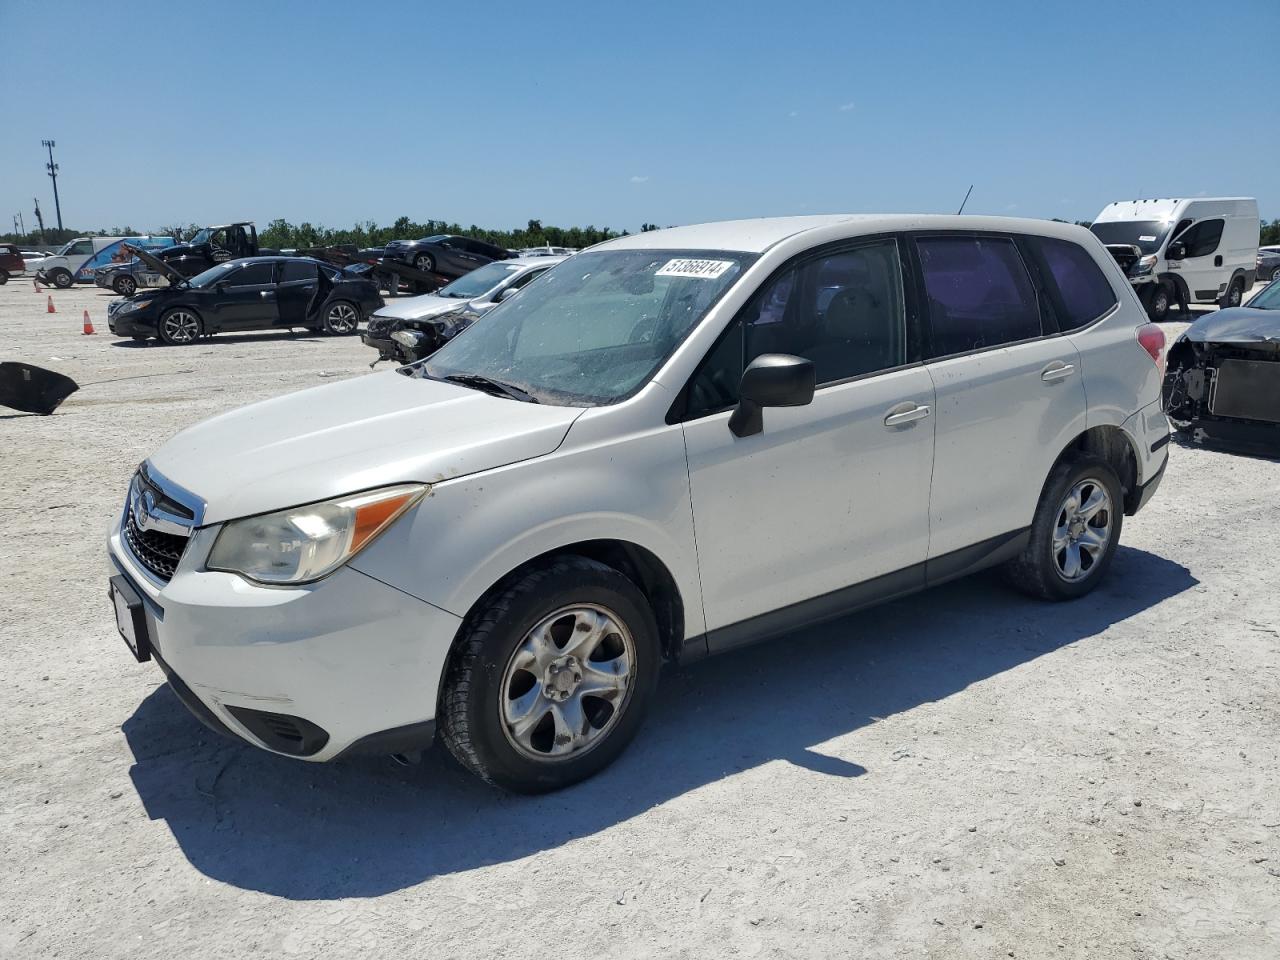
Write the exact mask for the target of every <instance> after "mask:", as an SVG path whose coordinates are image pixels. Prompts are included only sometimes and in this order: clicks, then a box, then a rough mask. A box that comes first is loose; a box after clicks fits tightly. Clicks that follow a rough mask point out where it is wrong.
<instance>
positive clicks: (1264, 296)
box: [1249, 280, 1280, 310]
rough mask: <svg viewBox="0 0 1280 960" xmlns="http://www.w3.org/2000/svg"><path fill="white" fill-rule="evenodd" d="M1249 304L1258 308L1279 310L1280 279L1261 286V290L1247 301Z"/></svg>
mask: <svg viewBox="0 0 1280 960" xmlns="http://www.w3.org/2000/svg"><path fill="white" fill-rule="evenodd" d="M1249 306H1251V307H1257V308H1258V309H1259V310H1280V280H1275V281H1273V282H1272V283H1270V284H1268V285H1267V286H1265V287H1263V288H1262V291H1261V292H1260V293H1259V294H1258V295H1257V296H1256V297H1254V298H1253V299H1252V300H1250V301H1249Z"/></svg>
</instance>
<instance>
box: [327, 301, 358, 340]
mask: <svg viewBox="0 0 1280 960" xmlns="http://www.w3.org/2000/svg"><path fill="white" fill-rule="evenodd" d="M321 329H322V330H324V332H325V333H327V334H328V335H329V336H331V337H346V336H350V335H351V334H353V333H355V332H356V331H357V330H359V329H360V311H359V309H357V307H356V305H355V304H353V303H350V302H348V301H346V300H335V301H333V303H330V304H328V305H327V306H326V307H325V308H324V321H323V322H322V324H321Z"/></svg>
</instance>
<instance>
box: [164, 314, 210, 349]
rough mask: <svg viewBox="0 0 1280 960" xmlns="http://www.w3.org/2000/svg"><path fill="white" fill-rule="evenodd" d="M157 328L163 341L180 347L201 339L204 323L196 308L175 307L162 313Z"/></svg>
mask: <svg viewBox="0 0 1280 960" xmlns="http://www.w3.org/2000/svg"><path fill="white" fill-rule="evenodd" d="M157 330H158V332H159V334H160V342H161V343H165V344H168V345H169V346H171V347H180V346H186V345H187V344H191V343H195V342H196V341H197V340H199V339H200V336H201V334H202V333H204V323H203V322H202V321H201V320H200V316H199V314H197V313H196V312H195V311H194V310H191V309H189V308H188V307H174V308H173V309H172V310H166V311H165V312H164V313H163V314H161V315H160V323H159V324H157Z"/></svg>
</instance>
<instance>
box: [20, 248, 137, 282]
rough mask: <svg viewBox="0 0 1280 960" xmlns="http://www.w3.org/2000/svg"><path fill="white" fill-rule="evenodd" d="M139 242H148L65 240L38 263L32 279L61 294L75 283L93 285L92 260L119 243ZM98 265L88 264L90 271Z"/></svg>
mask: <svg viewBox="0 0 1280 960" xmlns="http://www.w3.org/2000/svg"><path fill="white" fill-rule="evenodd" d="M142 239H149V238H143V237H76V239H74V240H68V241H67V242H66V243H64V244H63V245H62V248H61V249H59V250H58V252H57V253H53V254H50V255H49V256H48V257H46V258H45V259H44V260H43V261H42V262H41V264H40V269H39V271H38V272H37V273H36V276H37V278H38V279H39V280H40V281H41V282H43V283H49V284H52V285H53V286H55V287H58V288H59V289H62V290H65V289H66V288H67V287H69V286H71V285H72V284H73V283H75V282H76V281H77V280H79V281H80V282H81V283H91V282H92V281H93V269H92V268H91V266H90V261H91V260H95V259H96V258H97V256H98V254H100V253H103V252H104V251H105V250H106V249H107V248H108V247H113V246H115V245H116V244H118V243H119V242H120V241H121V240H129V241H138V240H142ZM100 265H101V264H99V263H94V264H92V266H93V267H96V266H100Z"/></svg>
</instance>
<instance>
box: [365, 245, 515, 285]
mask: <svg viewBox="0 0 1280 960" xmlns="http://www.w3.org/2000/svg"><path fill="white" fill-rule="evenodd" d="M382 256H383V258H384V259H387V260H392V261H399V262H400V263H407V264H409V265H410V266H411V267H415V268H417V269H418V270H425V271H426V272H428V273H438V274H440V275H442V276H445V277H449V278H450V279H454V280H456V279H457V278H458V277H461V276H462V275H464V274H467V273H470V272H471V271H472V270H474V269H476V267H483V266H484V265H485V264H486V263H492V262H493V261H495V260H510V259H511V258H512V257H514V256H515V254H514V253H513V252H512V251H510V250H504V249H503V248H502V247H495V246H494V245H493V244H491V243H485V242H484V241H483V240H472V239H471V238H470V237H457V236H453V235H451V234H445V235H440V236H435V237H423V238H422V239H421V240H392V241H391V242H390V243H388V244H387V245H386V247H385V248H384V249H383V251H382Z"/></svg>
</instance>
